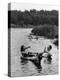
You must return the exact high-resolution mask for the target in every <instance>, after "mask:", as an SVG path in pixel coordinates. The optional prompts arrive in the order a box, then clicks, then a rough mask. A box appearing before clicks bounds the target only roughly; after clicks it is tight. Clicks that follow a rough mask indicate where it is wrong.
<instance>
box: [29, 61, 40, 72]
mask: <svg viewBox="0 0 60 80" xmlns="http://www.w3.org/2000/svg"><path fill="white" fill-rule="evenodd" d="M31 62H32V63H33V64H34V65H35V67H36V69H37V71H38V73H40V71H41V70H42V66H41V62H40V61H38V60H31Z"/></svg>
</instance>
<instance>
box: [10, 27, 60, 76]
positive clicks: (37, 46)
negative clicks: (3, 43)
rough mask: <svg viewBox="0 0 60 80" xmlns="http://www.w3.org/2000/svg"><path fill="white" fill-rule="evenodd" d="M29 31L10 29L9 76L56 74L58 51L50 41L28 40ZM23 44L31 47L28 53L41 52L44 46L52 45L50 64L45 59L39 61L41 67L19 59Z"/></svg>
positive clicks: (32, 62)
mask: <svg viewBox="0 0 60 80" xmlns="http://www.w3.org/2000/svg"><path fill="white" fill-rule="evenodd" d="M30 31H31V29H13V28H12V29H11V76H17V77H18V76H32V75H34V76H37V75H47V74H51V75H52V74H57V73H58V56H59V55H58V49H57V48H56V46H54V45H53V44H52V43H51V42H50V40H47V39H43V38H40V39H32V40H29V39H28V37H27V35H28V34H29V33H30ZM22 44H24V45H26V46H28V45H29V46H31V49H29V50H30V51H34V52H37V51H38V52H42V51H43V49H44V47H45V46H48V45H49V44H51V45H52V47H53V48H52V50H51V51H50V53H51V54H52V61H51V64H48V61H47V59H46V58H43V59H42V60H41V65H39V63H38V62H36V61H30V60H23V59H21V52H20V47H21V45H22Z"/></svg>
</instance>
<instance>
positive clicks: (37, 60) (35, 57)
mask: <svg viewBox="0 0 60 80" xmlns="http://www.w3.org/2000/svg"><path fill="white" fill-rule="evenodd" d="M28 48H31V47H30V46H28V47H25V46H24V45H21V49H20V51H21V54H22V57H21V59H24V60H30V61H32V62H33V63H34V64H35V65H38V66H39V67H40V66H41V60H42V58H46V59H47V61H48V62H49V63H51V60H52V55H51V54H50V53H49V51H50V50H51V49H52V46H51V45H49V46H48V47H47V49H46V47H45V49H44V51H43V52H41V53H38V52H34V53H33V52H28V53H26V52H25V51H26V49H28ZM44 54H46V56H44Z"/></svg>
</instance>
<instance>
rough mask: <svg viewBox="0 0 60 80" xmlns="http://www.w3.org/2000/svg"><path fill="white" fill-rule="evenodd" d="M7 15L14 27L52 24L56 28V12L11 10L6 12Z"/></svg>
mask: <svg viewBox="0 0 60 80" xmlns="http://www.w3.org/2000/svg"><path fill="white" fill-rule="evenodd" d="M8 15H10V22H11V24H15V25H22V26H20V27H23V25H34V26H36V25H43V24H50V25H51V24H52V25H56V26H58V11H57V10H52V11H46V10H40V11H37V10H35V9H32V10H30V11H28V10H25V11H17V10H12V11H8Z"/></svg>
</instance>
